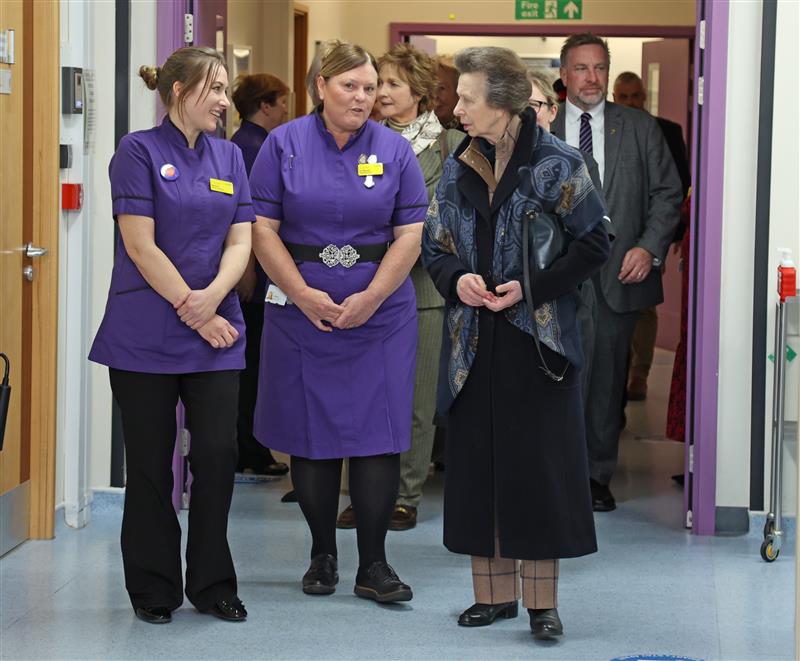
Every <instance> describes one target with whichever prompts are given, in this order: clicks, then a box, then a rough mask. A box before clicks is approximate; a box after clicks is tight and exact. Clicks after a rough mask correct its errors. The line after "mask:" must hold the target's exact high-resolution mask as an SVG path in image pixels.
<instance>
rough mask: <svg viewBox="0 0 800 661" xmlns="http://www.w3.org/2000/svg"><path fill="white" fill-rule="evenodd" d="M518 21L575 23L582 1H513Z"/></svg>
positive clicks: (579, 15) (579, 16)
mask: <svg viewBox="0 0 800 661" xmlns="http://www.w3.org/2000/svg"><path fill="white" fill-rule="evenodd" d="M515 5H516V12H515V17H516V19H517V20H518V21H577V20H580V19H581V18H583V0H515Z"/></svg>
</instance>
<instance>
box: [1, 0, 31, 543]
mask: <svg viewBox="0 0 800 661" xmlns="http://www.w3.org/2000/svg"><path fill="white" fill-rule="evenodd" d="M22 27H23V5H22V3H18V2H0V30H4V29H14V53H13V59H14V63H13V64H6V63H3V64H0V75H2V76H4V77H5V79H6V80H8V76H9V75H10V76H11V81H10V87H11V93H0V159H2V160H0V162H1V163H3V174H2V176H0V200H2V203H0V300H2V301H3V303H2V313H0V351H2V352H3V353H5V354H6V355H7V356H8V359H9V361H10V363H11V374H10V381H9V383H10V385H11V400H10V407H9V411H8V418H7V420H6V429H5V438H4V442H3V450H2V452H0V502H2V515H0V518H2V521H0V527H2V532H1V533H0V554H2V553H5V552H7V551H8V550H9V549H11V548H13V547H14V546H16V545H17V544H19V543H20V542H22V541H24V540H25V539H27V538H28V521H27V516H26V513H27V510H28V507H29V503H30V435H29V434H28V433H27V431H28V430H27V429H23V425H22V402H23V390H24V384H23V374H24V370H23V357H22V337H23V323H22V321H23V316H22V300H23V286H24V283H25V281H24V279H23V274H22V269H23V257H22V255H23V252H22V246H23V202H24V195H23V178H22V174H23V171H22V168H21V167H19V165H17V166H16V167H13V166H12V167H9V165H10V164H12V163H13V164H21V163H22V157H23V125H24V103H23V101H24V81H23V76H22V72H23V70H24V66H25V59H24V55H23V44H24V37H25V35H24V30H23V29H22ZM26 427H27V425H26Z"/></svg>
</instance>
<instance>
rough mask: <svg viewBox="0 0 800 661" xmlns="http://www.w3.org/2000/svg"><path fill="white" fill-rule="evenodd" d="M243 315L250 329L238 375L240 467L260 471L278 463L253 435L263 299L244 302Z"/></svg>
mask: <svg viewBox="0 0 800 661" xmlns="http://www.w3.org/2000/svg"><path fill="white" fill-rule="evenodd" d="M242 315H243V316H244V323H245V328H246V329H247V330H246V333H247V345H246V348H245V362H246V367H245V368H244V369H243V370H242V371H241V373H240V376H239V418H238V421H237V423H236V427H237V435H238V443H239V464H238V466H237V470H244V469H245V468H251V469H253V470H254V471H255V472H256V473H259V472H263V471H264V470H266V468H267V467H268V466H269V465H270V464H272V463H275V458H274V457H273V456H272V452H270V451H269V450H268V449H267V448H265V447H264V446H263V445H261V443H259V442H258V441H257V440H256V437H255V436H253V420H254V419H255V411H256V399H257V396H258V372H259V369H258V366H259V363H260V360H261V333H262V331H263V330H264V302H263V301H250V302H249V303H242Z"/></svg>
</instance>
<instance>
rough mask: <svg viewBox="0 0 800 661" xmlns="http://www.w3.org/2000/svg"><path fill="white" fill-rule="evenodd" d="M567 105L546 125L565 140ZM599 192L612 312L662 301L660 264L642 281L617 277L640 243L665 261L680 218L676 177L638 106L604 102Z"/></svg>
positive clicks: (605, 289)
mask: <svg viewBox="0 0 800 661" xmlns="http://www.w3.org/2000/svg"><path fill="white" fill-rule="evenodd" d="M565 118H566V108H565V107H564V104H562V105H561V107H560V110H559V113H558V115H556V119H555V121H554V122H553V124H552V125H551V127H550V130H551V131H552V132H553V134H554V135H555V136H556V137H558V138H561V139H562V140H565V139H566V135H565V128H564V127H565ZM605 143H606V144H605V173H604V177H603V196H604V197H605V202H606V207H607V208H608V213H609V216H611V225H612V227H613V232H614V234H615V235H616V238H615V240H614V242H613V243H612V244H611V256H610V257H609V259H608V261H607V262H606V265H605V266H604V267H603V269H602V270H601V272H600V283H601V288H602V293H603V296H604V298H605V299H606V302H607V303H608V305H609V306H610V307H611V309H612V310H615V311H616V312H631V311H634V310H645V309H647V308H651V307H653V306H655V305H658V304H659V303H661V302H662V301H663V300H664V291H663V289H662V287H661V269H660V268H658V267H653V269H652V271H650V275H649V276H648V277H647V278H645V280H644V281H643V282H640V283H637V284H633V285H623V284H622V283H621V282H620V281H619V280H618V278H617V276H618V274H619V270H620V268H621V267H622V260H623V258H624V257H625V254H626V253H627V252H628V250H630V249H631V248H633V247H636V246H638V247H640V248H644V249H645V250H647V251H649V252H650V253H651V254H652V255H653V256H654V257H657V258H658V259H660V260H662V261H663V260H664V259H665V258H666V255H667V250H668V249H669V244H670V242H671V240H672V237H673V235H674V234H675V228H676V227H677V225H678V223H679V222H680V205H681V202H682V195H681V181H680V178H679V177H678V171H677V170H676V168H675V163H674V161H673V160H672V156H671V154H670V151H669V148H668V147H667V143H666V141H665V140H664V134H663V132H662V131H661V129H660V128H659V126H658V123H657V122H656V120H655V118H654V117H652V116H651V115H649V114H647V113H646V112H643V111H641V110H634V109H632V108H627V107H625V106H620V105H617V104H616V103H611V102H610V101H606V107H605Z"/></svg>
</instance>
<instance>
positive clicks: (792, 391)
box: [765, 0, 800, 514]
mask: <svg viewBox="0 0 800 661" xmlns="http://www.w3.org/2000/svg"><path fill="white" fill-rule="evenodd" d="M777 24H778V32H777V38H776V41H775V88H776V89H779V90H780V93H779V94H777V95H776V103H775V114H774V117H773V122H774V124H773V134H772V135H773V138H772V182H771V195H770V197H771V199H770V239H769V244H770V268H769V278H770V280H769V282H770V289H769V291H770V305H769V311H770V314H769V328H774V319H775V302H776V301H777V295H776V294H775V293H774V292H775V287H776V276H775V271H776V269H777V268H778V261H779V258H778V248H781V247H784V248H789V249H791V250H792V251H793V253H794V261H795V264H800V193H798V185H797V184H798V182H799V181H800V131H798V128H797V108H798V107H800V91H799V90H800V72H798V69H797V63H798V62H800V45H798V40H797V32H796V28H797V27H798V26H800V5H798V3H797V2H796V1H795V0H780V1H779V2H778V17H777ZM798 303H799V302H798V300H797V299H794V300H793V301H792V302H791V304H787V308H786V313H787V314H786V316H787V344H788V345H789V346H791V347H793V349H794V350H795V351H797V352H798V353H800V328H798V326H800V323H798V308H800V305H799V304H798ZM769 342H770V347H772V334H771V333H770V334H769ZM770 353H774V349H772V348H771V350H770ZM771 365H772V364H770V366H771ZM799 381H800V359H795V360H794V361H792V362H790V363H788V364H787V365H786V395H785V398H784V405H785V407H786V408H785V412H784V420H787V421H791V422H793V423H795V424H796V423H797V419H798V406H797V402H798V390H800V386H799V385H798V382H799ZM771 385H772V374H771V373H770V374H769V375H768V384H767V411H768V412H770V411H772V387H771ZM770 421H771V415H767V423H768V424H767V426H766V429H765V434H766V436H765V438H767V439H769V438H770V435H769V433H770V431H771V429H770V425H769V422H770ZM767 445H768V449H767V459H769V444H767ZM783 466H784V468H783V477H784V480H783V494H784V498H783V509H784V513H788V514H794V513H795V512H796V511H797V508H796V491H797V489H796V484H797V440H796V437H795V439H794V442H793V444H791V445H790V444H788V443H787V445H786V447H785V449H784V454H783ZM765 470H766V476H765V487H766V488H767V489H768V488H769V474H770V472H769V461H767V464H766V467H765ZM767 493H768V492H767ZM765 502H768V499H766V498H765ZM767 506H768V505H767Z"/></svg>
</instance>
